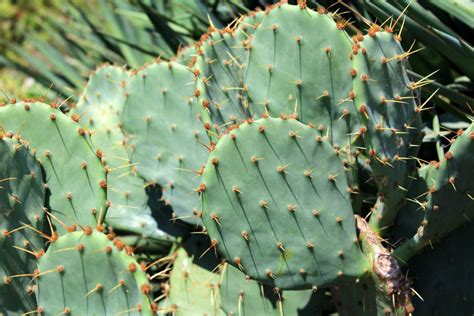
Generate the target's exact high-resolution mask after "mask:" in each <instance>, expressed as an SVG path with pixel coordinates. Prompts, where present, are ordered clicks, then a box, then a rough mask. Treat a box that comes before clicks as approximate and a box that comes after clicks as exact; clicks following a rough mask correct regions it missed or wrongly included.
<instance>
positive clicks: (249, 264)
mask: <svg viewBox="0 0 474 316" xmlns="http://www.w3.org/2000/svg"><path fill="white" fill-rule="evenodd" d="M200 187H201V191H202V196H201V199H202V206H203V216H202V220H203V222H204V224H205V226H206V228H207V230H208V233H209V236H210V238H211V240H213V241H214V244H216V246H217V249H218V250H219V252H220V253H221V254H222V255H223V256H224V257H225V258H226V259H227V260H228V261H229V262H231V263H233V264H234V265H239V266H240V268H241V269H242V270H243V272H244V273H246V274H247V275H249V276H250V277H251V278H254V279H256V280H258V281H261V282H263V283H266V284H269V285H272V286H276V287H278V288H280V289H305V288H306V289H308V288H313V287H318V288H320V287H325V286H328V285H331V284H333V283H336V282H338V279H340V278H343V277H344V276H360V275H363V274H364V271H366V269H368V261H366V259H365V257H364V255H363V254H362V252H361V249H360V248H359V246H358V244H357V237H356V232H355V224H354V218H353V212H352V207H351V203H350V196H349V192H348V186H347V182H346V179H345V177H344V167H343V164H342V162H341V161H340V160H339V158H338V156H337V154H336V152H335V151H334V149H333V148H332V147H331V145H330V144H329V143H328V142H327V141H326V140H324V139H323V138H322V137H320V136H319V134H318V133H317V131H316V130H315V129H313V128H311V127H308V126H306V125H304V124H302V123H300V122H298V121H296V120H293V119H291V120H282V119H272V118H268V119H260V120H258V121H255V122H252V123H251V124H250V123H245V124H242V125H240V127H239V128H237V129H234V130H232V131H230V132H229V134H227V135H224V136H223V137H222V138H221V139H220V140H219V142H218V144H217V146H216V149H215V150H214V151H213V152H212V153H211V155H210V157H209V162H208V164H207V166H206V169H205V172H204V174H203V177H202V185H201V186H200Z"/></svg>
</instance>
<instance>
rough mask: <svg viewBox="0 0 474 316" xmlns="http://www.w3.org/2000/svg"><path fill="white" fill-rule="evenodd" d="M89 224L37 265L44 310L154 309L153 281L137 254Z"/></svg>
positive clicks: (142, 311) (77, 312) (113, 311)
mask: <svg viewBox="0 0 474 316" xmlns="http://www.w3.org/2000/svg"><path fill="white" fill-rule="evenodd" d="M126 251H127V250H126V249H123V247H121V244H120V242H116V243H115V244H114V243H113V242H112V241H110V240H109V239H108V238H107V237H106V235H104V234H103V233H101V232H97V231H93V230H92V229H91V228H89V227H85V228H84V231H76V232H70V233H67V234H66V235H64V236H61V237H60V238H59V239H58V240H57V241H56V242H55V243H53V244H51V246H50V247H49V248H48V250H47V251H46V253H45V254H44V256H43V257H41V258H40V259H39V262H38V270H35V273H34V275H35V276H34V278H35V279H36V284H37V292H36V298H37V301H38V309H40V310H41V311H42V314H43V315H58V314H61V313H63V314H67V315H69V314H70V315H117V314H124V315H151V314H152V307H151V303H152V301H151V298H150V293H151V286H150V284H149V283H148V280H147V277H146V274H145V272H143V271H142V269H141V267H140V265H139V264H138V263H137V261H136V260H135V259H134V258H133V256H132V255H131V254H128V253H127V252H126Z"/></svg>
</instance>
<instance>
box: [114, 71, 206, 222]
mask: <svg viewBox="0 0 474 316" xmlns="http://www.w3.org/2000/svg"><path fill="white" fill-rule="evenodd" d="M125 94H126V101H125V105H124V109H123V112H122V117H121V118H120V119H121V121H122V127H123V130H124V132H125V133H126V135H127V136H128V137H129V139H130V144H131V146H132V148H133V152H132V153H131V159H132V161H133V162H134V163H136V164H137V172H138V173H139V174H140V175H141V176H142V177H143V178H145V179H146V180H147V181H148V182H151V183H157V184H159V185H161V186H162V187H163V199H164V201H165V203H166V204H168V205H171V206H172V207H173V210H174V212H175V213H176V217H177V218H179V219H181V220H183V221H185V222H189V223H194V224H196V223H199V218H198V217H197V216H196V214H198V213H199V212H200V209H201V207H200V203H199V196H198V195H197V194H196V193H193V190H194V188H195V187H196V186H197V184H198V183H199V180H198V176H199V175H200V174H201V173H202V168H203V166H204V164H205V163H206V160H207V156H208V148H206V146H208V144H209V138H208V136H207V133H206V130H205V128H204V126H203V125H204V124H203V123H202V122H201V116H202V114H201V113H200V111H199V109H198V108H197V105H196V96H195V90H194V75H193V73H192V72H191V71H190V70H189V69H187V68H185V67H184V66H182V65H180V64H177V63H166V62H161V63H156V64H153V65H150V66H148V67H144V68H143V69H141V70H140V71H138V72H136V73H135V74H134V75H133V76H132V78H131V79H130V81H129V83H128V84H127V87H126V89H125Z"/></svg>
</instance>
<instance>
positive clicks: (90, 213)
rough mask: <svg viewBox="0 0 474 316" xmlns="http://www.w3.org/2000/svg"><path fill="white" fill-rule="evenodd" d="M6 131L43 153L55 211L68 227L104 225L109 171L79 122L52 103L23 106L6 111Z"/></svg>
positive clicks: (0, 122)
mask: <svg viewBox="0 0 474 316" xmlns="http://www.w3.org/2000/svg"><path fill="white" fill-rule="evenodd" d="M0 128H1V129H2V130H3V131H4V132H6V133H13V134H19V135H21V138H22V139H23V140H24V141H25V142H27V143H28V144H29V145H30V147H31V149H32V151H34V152H36V153H37V154H36V157H37V159H38V160H39V161H40V162H41V164H42V167H43V168H44V170H45V172H46V182H47V185H48V188H49V191H50V192H51V196H50V197H49V207H50V209H51V211H52V212H53V213H54V214H55V215H56V216H57V217H58V218H59V219H60V220H61V221H62V222H63V223H65V224H66V225H73V224H80V225H84V226H85V225H88V226H93V227H94V226H96V225H97V224H98V223H99V220H100V219H99V216H101V215H102V217H103V216H104V215H105V213H106V201H105V199H106V190H105V189H104V185H105V183H106V182H105V181H106V175H105V170H104V168H103V166H102V164H101V162H100V160H99V159H98V158H97V156H96V152H94V150H93V149H92V148H93V147H92V144H91V142H90V139H89V137H88V135H87V133H85V131H84V130H83V129H82V128H80V126H79V124H78V123H76V122H74V121H73V120H71V119H70V118H69V117H67V116H66V115H64V114H63V113H62V112H61V111H60V110H58V109H57V108H54V107H51V106H49V105H47V104H44V103H39V102H35V103H25V102H19V103H15V104H9V105H7V106H5V107H0ZM55 224H57V229H58V231H60V232H61V231H65V229H64V227H63V226H62V225H59V224H58V223H57V222H55Z"/></svg>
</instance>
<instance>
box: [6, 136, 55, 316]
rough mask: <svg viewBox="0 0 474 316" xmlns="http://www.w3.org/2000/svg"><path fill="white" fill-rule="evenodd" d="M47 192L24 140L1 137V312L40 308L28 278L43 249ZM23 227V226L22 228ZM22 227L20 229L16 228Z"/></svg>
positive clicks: (21, 311) (26, 310)
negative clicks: (24, 276)
mask: <svg viewBox="0 0 474 316" xmlns="http://www.w3.org/2000/svg"><path fill="white" fill-rule="evenodd" d="M45 198H46V196H45V191H44V187H43V177H42V173H41V167H40V164H39V163H38V161H36V159H35V157H34V156H33V155H32V154H31V152H30V151H29V150H28V146H27V145H26V144H24V143H22V142H21V141H17V140H14V139H8V138H6V137H3V138H1V139H0V233H1V234H0V253H1V255H0V314H2V313H4V314H5V315H8V314H9V312H11V313H26V312H29V311H31V310H34V309H35V308H36V303H35V299H34V295H32V287H31V284H30V283H29V280H28V279H27V278H21V277H18V275H20V274H28V273H30V271H31V270H32V269H33V268H34V267H35V263H36V261H35V260H34V259H35V258H34V256H32V255H31V254H29V253H27V252H26V251H22V250H20V249H18V248H14V247H21V248H23V249H26V250H28V251H30V252H32V253H36V254H38V255H39V254H40V253H41V251H42V248H43V247H44V245H43V240H42V237H41V236H40V235H39V234H38V233H36V232H35V231H34V230H33V229H31V228H27V227H25V225H30V226H31V227H33V228H34V229H37V230H42V224H43V223H42V219H43V207H44V203H45ZM21 227H23V228H22V229H19V228H21ZM16 229H19V230H16Z"/></svg>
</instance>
